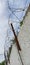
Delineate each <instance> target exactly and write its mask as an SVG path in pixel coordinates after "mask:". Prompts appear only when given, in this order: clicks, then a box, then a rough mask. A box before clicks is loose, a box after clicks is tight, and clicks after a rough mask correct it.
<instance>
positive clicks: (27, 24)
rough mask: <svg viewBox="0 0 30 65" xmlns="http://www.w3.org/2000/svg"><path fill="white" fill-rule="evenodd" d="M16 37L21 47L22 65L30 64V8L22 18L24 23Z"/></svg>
mask: <svg viewBox="0 0 30 65" xmlns="http://www.w3.org/2000/svg"><path fill="white" fill-rule="evenodd" d="M18 39H19V44H20V45H21V48H22V51H21V56H22V59H23V62H24V65H30V9H29V11H28V12H27V16H26V17H25V19H24V23H23V25H22V27H21V29H20V32H19V35H18Z"/></svg>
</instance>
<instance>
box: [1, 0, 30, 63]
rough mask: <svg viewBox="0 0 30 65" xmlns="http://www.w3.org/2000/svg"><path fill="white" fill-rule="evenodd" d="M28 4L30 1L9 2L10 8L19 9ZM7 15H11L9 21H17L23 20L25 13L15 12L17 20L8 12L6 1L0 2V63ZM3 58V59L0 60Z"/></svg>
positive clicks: (6, 27)
mask: <svg viewBox="0 0 30 65" xmlns="http://www.w3.org/2000/svg"><path fill="white" fill-rule="evenodd" d="M29 3H30V0H9V5H10V7H13V8H14V7H16V8H17V7H20V8H24V7H25V8H26V7H27V6H28V4H29ZM9 13H10V14H11V17H10V18H11V19H12V20H13V21H14V20H15V21H16V20H17V21H19V20H21V19H23V16H24V15H25V11H24V12H23V11H21V12H18V13H17V12H16V13H15V14H16V15H17V16H18V18H19V20H18V19H17V18H16V17H15V16H14V15H13V14H12V13H11V11H9V9H8V4H7V0H0V54H2V55H0V58H1V59H0V62H1V61H2V60H3V59H4V56H3V55H4V44H5V37H6V32H7V29H8V17H9ZM2 58H3V59H2Z"/></svg>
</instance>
